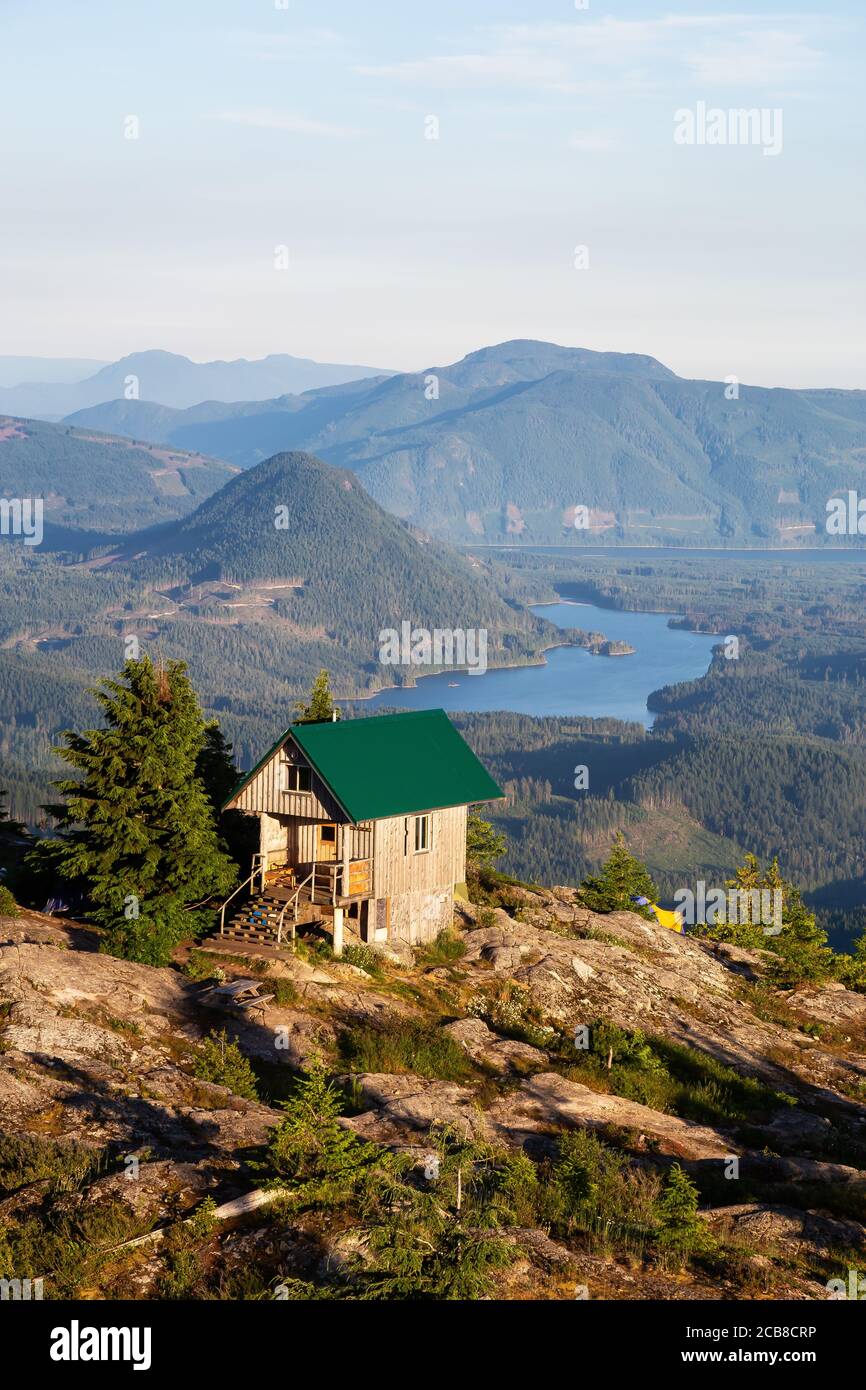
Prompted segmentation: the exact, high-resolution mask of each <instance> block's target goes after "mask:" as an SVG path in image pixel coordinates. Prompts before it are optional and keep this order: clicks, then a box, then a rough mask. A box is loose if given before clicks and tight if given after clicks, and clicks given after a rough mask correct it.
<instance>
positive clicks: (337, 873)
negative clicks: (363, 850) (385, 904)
mask: <svg viewBox="0 0 866 1390" xmlns="http://www.w3.org/2000/svg"><path fill="white" fill-rule="evenodd" d="M316 867H317V870H318V873H319V876H320V878H321V881H322V886H323V888H324V889H325V891H326V892H327V894H328V896H329V897H330V899H331V902H332V903H336V902H337V900H338V899H339V898H366V897H368V896H369V894H370V893H371V892H372V891H373V890H372V882H373V875H372V868H373V861H372V859H352V860H350V862H349V864H348V865H344V864H342V863H340V862H339V861H337V862H336V863H333V864H319V865H317V866H316Z"/></svg>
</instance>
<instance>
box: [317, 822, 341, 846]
mask: <svg viewBox="0 0 866 1390" xmlns="http://www.w3.org/2000/svg"><path fill="white" fill-rule="evenodd" d="M319 839H320V840H321V842H322V844H323V845H335V844H336V843H337V827H336V826H335V825H320V826H319Z"/></svg>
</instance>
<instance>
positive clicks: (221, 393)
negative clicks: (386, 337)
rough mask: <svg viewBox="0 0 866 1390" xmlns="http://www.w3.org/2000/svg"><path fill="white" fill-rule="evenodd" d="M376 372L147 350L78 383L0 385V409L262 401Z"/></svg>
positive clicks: (28, 412)
mask: <svg viewBox="0 0 866 1390" xmlns="http://www.w3.org/2000/svg"><path fill="white" fill-rule="evenodd" d="M376 375H381V369H376V368H372V367H363V366H353V365H346V364H341V363H320V362H315V361H313V360H312V358H306V357H292V356H290V355H289V354H287V353H271V354H269V355H268V356H267V357H263V358H259V359H255V360H250V359H247V358H244V357H239V358H236V359H234V360H233V361H223V360H214V361H209V362H194V361H193V360H192V359H191V358H189V357H185V356H183V355H182V354H181V353H174V352H168V351H166V350H164V349H162V348H150V349H146V350H144V351H141V352H133V353H128V354H126V355H125V356H123V357H121V358H119V359H118V360H117V361H116V362H111V363H109V364H108V365H106V366H103V367H101V368H100V369H99V370H98V371H96V372H95V373H94V374H93V375H92V376H88V377H85V378H84V379H83V380H80V381H75V382H69V381H65V382H64V381H60V382H51V381H33V380H30V381H25V382H22V383H20V384H18V385H16V386H11V387H0V411H2V412H4V413H6V414H9V415H22V416H32V417H35V418H37V419H38V418H47V419H56V418H58V417H62V416H67V415H70V414H73V413H75V412H77V411H79V410H83V409H85V408H88V407H91V406H95V405H100V404H102V403H104V402H106V401H110V400H126V399H127V396H128V393H129V392H130V391H131V390H134V392H135V394H136V396H137V397H138V398H140V399H144V400H149V401H154V402H155V403H157V404H159V405H168V406H174V407H176V408H184V407H186V406H189V405H195V404H197V403H198V402H199V401H202V400H206V399H208V398H212V399H215V400H219V401H234V400H263V399H269V398H271V397H273V396H275V395H281V394H285V393H287V392H291V393H292V394H297V393H298V392H301V391H305V390H310V389H314V388H316V387H320V386H329V385H337V384H341V383H343V382H345V381H350V380H358V379H362V378H364V377H368V376H376ZM130 378H134V379H135V381H134V383H133V382H131V381H130Z"/></svg>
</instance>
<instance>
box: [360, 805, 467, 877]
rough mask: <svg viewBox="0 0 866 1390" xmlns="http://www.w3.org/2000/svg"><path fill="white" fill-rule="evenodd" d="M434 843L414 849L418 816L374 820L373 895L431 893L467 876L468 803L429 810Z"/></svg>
mask: <svg viewBox="0 0 866 1390" xmlns="http://www.w3.org/2000/svg"><path fill="white" fill-rule="evenodd" d="M430 825H431V841H432V842H431V846H430V849H429V850H424V851H422V853H420V854H416V853H415V847H414V846H415V817H414V816H411V815H410V816H391V817H389V818H388V819H387V820H377V821H374V822H373V858H374V861H375V864H374V889H373V891H374V895H375V896H376V897H377V898H389V897H396V896H398V895H399V894H401V893H410V892H425V893H432V892H435V891H436V890H437V889H444V888H448V889H450V888H452V887H453V886H454V884H455V883H462V882H463V880H464V879H465V877H466V807H465V806H451V807H449V808H448V809H447V810H443V811H431V812H430Z"/></svg>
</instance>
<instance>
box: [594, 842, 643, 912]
mask: <svg viewBox="0 0 866 1390" xmlns="http://www.w3.org/2000/svg"><path fill="white" fill-rule="evenodd" d="M580 895H581V901H582V902H583V903H584V904H585V906H586V907H588V908H589V909H590V910H591V911H592V912H638V913H640V914H641V915H642V916H643V917H648V918H649V919H650V921H655V917H654V915H653V913H652V912H651V911H650V909H649V907H647V906H645V905H641V904H638V903H636V902H635V901H634V899H635V898H648V899H649V900H650V902H655V900H656V886H655V884H654V883H653V881H652V879H651V877H650V874H649V870H648V869H647V868H646V866H645V865H644V864H642V863H641V862H640V860H639V859H635V857H634V855H633V854H630V853H629V850H628V847H627V846H626V843H625V840H624V838H623V836H622V833H621V832H620V833H618V834H617V837H616V840H615V842H614V846H613V849H612V850H611V852H610V856H609V858H608V859H606V860H605V862H604V864H602V866H601V869H600V870H599V872H598V873H597V874H593V875H589V876H588V877H587V878H585V879H584V880H583V882H582V883H581V885H580Z"/></svg>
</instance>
